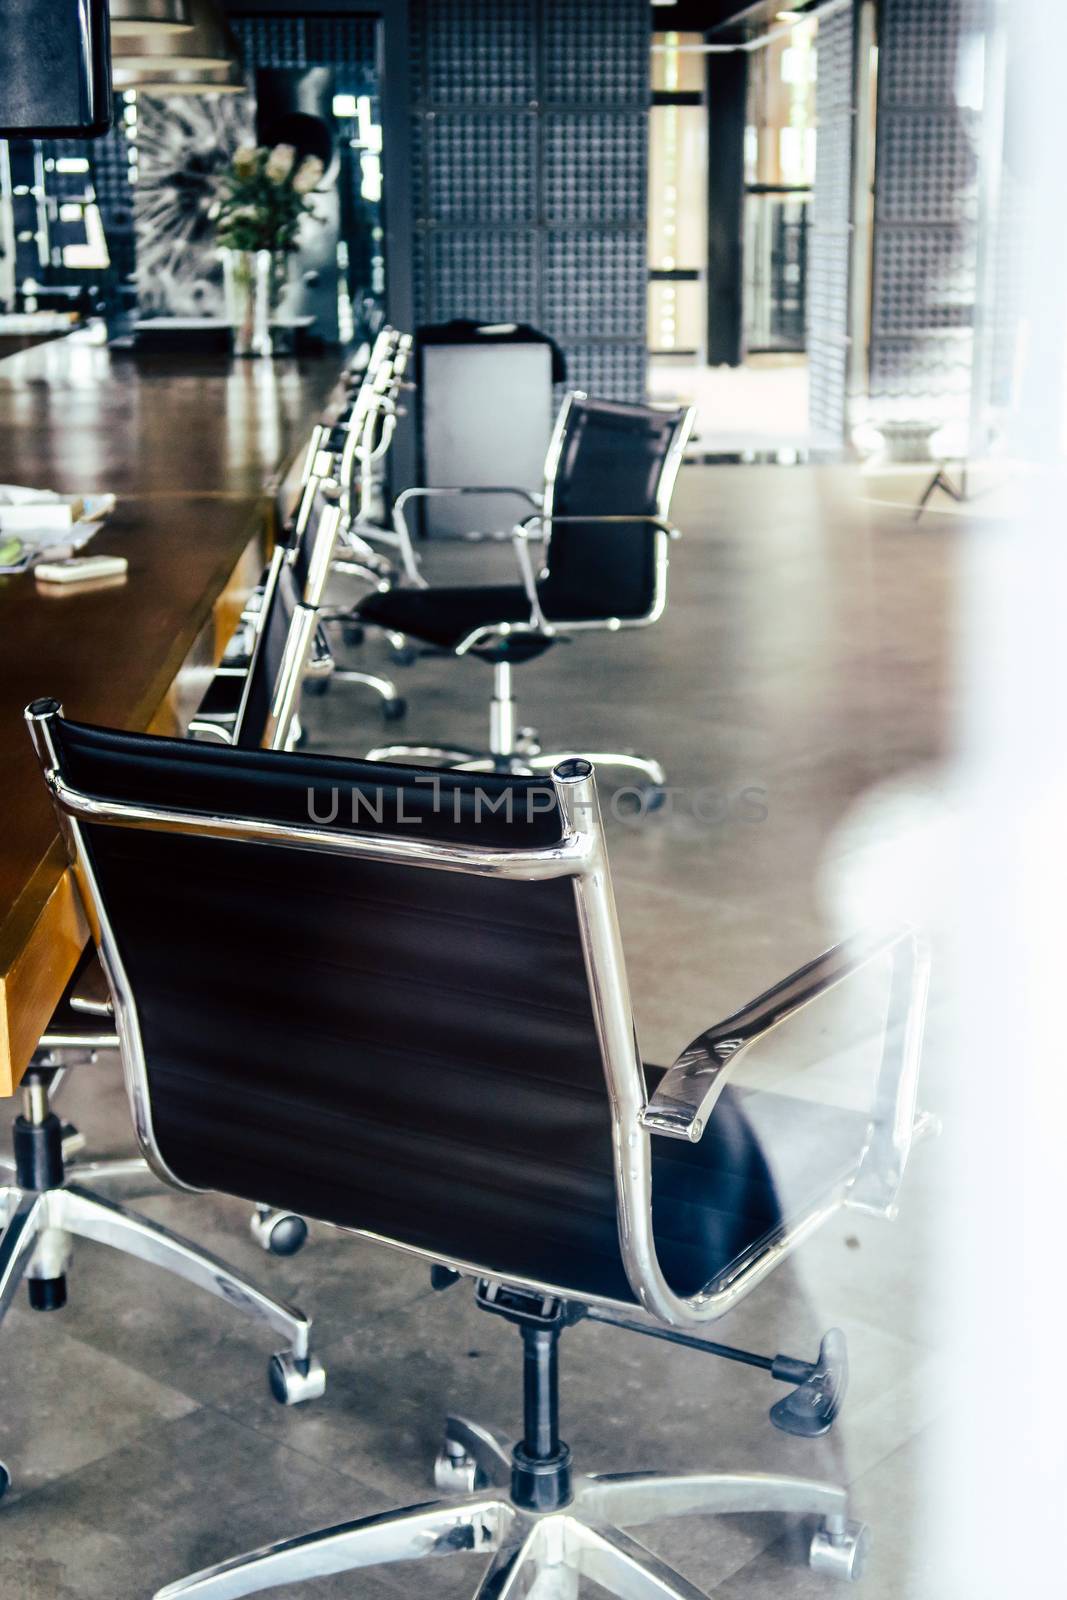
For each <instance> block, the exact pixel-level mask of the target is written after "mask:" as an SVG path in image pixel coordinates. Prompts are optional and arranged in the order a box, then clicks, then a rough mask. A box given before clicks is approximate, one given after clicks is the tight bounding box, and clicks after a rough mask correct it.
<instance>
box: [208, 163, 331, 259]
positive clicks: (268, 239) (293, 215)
mask: <svg viewBox="0 0 1067 1600" xmlns="http://www.w3.org/2000/svg"><path fill="white" fill-rule="evenodd" d="M322 173H323V167H322V162H321V161H320V160H319V159H318V157H317V156H305V157H304V159H303V161H301V162H300V163H299V164H298V163H297V160H296V151H295V150H294V149H293V147H292V145H291V144H279V145H275V147H274V148H273V150H269V149H266V148H264V147H262V146H261V147H258V148H257V147H256V146H255V145H242V146H241V148H240V149H239V150H238V151H237V152H236V153H235V155H234V157H233V160H232V161H231V162H230V165H229V168H228V170H227V171H226V173H225V174H224V176H223V180H222V182H223V192H222V195H221V197H220V200H219V206H218V225H217V237H218V242H219V244H220V245H222V246H223V248H224V249H227V250H244V251H255V250H269V251H270V252H271V254H272V255H273V256H280V255H288V254H289V253H290V252H291V251H293V250H295V249H296V246H297V235H298V233H299V230H300V219H301V218H302V217H305V216H312V217H313V216H314V215H315V208H314V206H313V204H312V202H311V198H310V196H311V194H312V191H313V190H314V189H315V188H316V186H317V185H318V184H319V182H320V181H321V179H322Z"/></svg>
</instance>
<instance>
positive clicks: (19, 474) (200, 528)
mask: <svg viewBox="0 0 1067 1600" xmlns="http://www.w3.org/2000/svg"><path fill="white" fill-rule="evenodd" d="M338 368H339V360H338V357H337V355H336V354H334V355H333V356H327V357H323V358H315V359H306V358H305V359H300V360H286V361H279V362H263V361H235V362H231V361H229V360H225V359H222V358H212V357H199V356H190V357H188V358H186V359H184V360H179V359H177V358H175V357H172V356H166V357H137V358H135V357H131V356H125V355H124V356H113V355H112V354H111V353H110V352H109V351H108V350H107V349H106V348H105V347H103V346H101V345H95V344H91V343H88V342H85V341H83V339H82V338H81V336H78V335H75V336H73V337H71V338H68V339H64V340H61V341H59V342H56V343H52V344H47V345H41V346H39V347H38V348H36V349H33V350H29V351H25V352H23V353H21V354H19V355H16V356H13V357H11V358H9V359H8V360H6V361H2V362H0V483H20V484H28V485H31V486H33V487H36V488H50V489H58V490H60V491H62V492H65V493H80V492H86V493H104V492H108V491H111V492H113V493H115V494H116V495H117V496H118V505H117V508H116V510H115V513H114V514H113V516H112V517H111V518H110V519H109V520H108V522H107V523H106V524H105V525H104V526H103V528H102V529H101V531H100V532H99V533H98V534H97V536H96V537H95V538H94V539H93V541H92V544H91V545H90V547H89V549H90V551H91V552H92V553H94V554H96V553H101V554H115V555H124V556H126V558H127V559H128V561H129V571H128V573H127V576H126V578H125V579H119V580H116V581H114V582H113V583H111V584H108V585H100V586H97V587H94V588H92V589H90V588H83V589H80V590H77V591H73V592H72V591H69V590H67V591H63V590H54V591H52V592H51V593H46V592H45V591H44V590H42V589H41V588H39V587H38V586H37V584H36V583H35V581H34V579H33V577H32V576H31V575H26V574H22V575H19V576H17V577H0V783H2V795H3V808H2V813H0V815H2V828H0V1095H3V1094H10V1093H11V1092H12V1091H13V1089H14V1087H15V1086H16V1085H17V1083H18V1081H19V1078H20V1076H21V1074H22V1073H23V1071H24V1070H25V1067H26V1064H27V1062H28V1061H29V1058H30V1056H31V1054H32V1052H33V1050H34V1048H35V1046H36V1043H37V1040H38V1039H39V1037H40V1035H41V1032H42V1030H43V1029H44V1027H45V1026H46V1024H47V1022H48V1019H49V1017H50V1016H51V1014H52V1011H53V1009H54V1007H55V1004H56V1002H57V1001H58V999H59V997H60V995H61V993H62V991H63V988H64V986H65V984H66V982H67V979H68V978H69V976H70V973H71V972H72V971H73V968H74V965H75V963H76V961H77V958H78V955H79V953H80V950H81V948H82V946H83V945H84V943H85V940H86V937H87V929H86V926H85V923H84V919H83V916H82V913H81V909H80V907H79V905H78V902H77V898H76V896H75V893H74V891H73V886H72V882H71V879H70V875H69V873H68V872H67V871H66V868H65V858H64V855H63V852H62V849H61V847H60V844H59V839H58V833H57V829H56V824H55V819H54V817H53V815H52V810H51V806H50V803H49V800H48V796H47V794H46V792H45V789H44V785H43V783H42V781H41V773H40V768H39V766H38V764H37V759H36V757H35V756H34V754H33V751H32V749H31V747H30V743H29V739H28V736H27V733H26V728H25V724H24V722H23V717H22V713H23V709H24V707H25V706H26V705H27V704H28V703H29V701H31V700H33V699H36V698H38V697H40V696H46V695H47V696H53V697H55V698H56V699H58V700H61V701H62V702H63V705H64V708H65V710H66V712H67V713H68V715H70V716H71V717H75V718H78V719H81V720H83V721H87V722H101V723H105V724H110V725H112V726H115V727H121V728H130V729H143V728H153V729H156V730H158V731H161V732H173V731H176V728H177V716H176V712H175V710H174V701H173V696H174V686H175V684H176V682H177V680H178V678H179V673H180V672H181V670H182V668H183V666H186V665H187V664H189V663H190V662H197V661H199V662H200V663H201V664H202V667H203V669H204V671H205V672H206V670H207V668H208V667H209V666H210V662H211V661H212V660H217V658H218V655H219V654H220V653H221V649H222V646H223V644H224V643H225V638H226V636H227V634H228V631H229V629H230V628H231V627H232V625H233V624H234V622H235V621H236V617H237V615H238V614H239V609H240V603H241V599H242V598H243V596H244V595H245V594H247V591H248V588H249V586H250V584H251V582H253V581H254V580H255V577H256V576H258V572H259V570H260V565H261V562H262V559H263V556H264V554H265V552H266V549H267V545H268V543H269V538H270V535H271V531H272V510H273V505H274V496H275V492H276V489H277V485H278V483H279V481H280V476H281V474H282V473H283V472H284V471H285V469H286V467H287V466H288V465H289V464H290V463H291V461H292V460H293V458H294V456H295V454H296V453H297V452H298V451H299V449H300V447H301V445H302V443H303V441H304V439H305V437H306V434H307V430H308V428H309V426H310V423H311V422H312V421H313V420H314V418H315V417H316V416H317V415H318V413H319V412H320V411H321V410H322V409H323V406H324V404H325V403H326V402H327V400H328V397H329V395H330V392H331V390H332V389H333V387H334V385H335V383H336V379H337V374H338Z"/></svg>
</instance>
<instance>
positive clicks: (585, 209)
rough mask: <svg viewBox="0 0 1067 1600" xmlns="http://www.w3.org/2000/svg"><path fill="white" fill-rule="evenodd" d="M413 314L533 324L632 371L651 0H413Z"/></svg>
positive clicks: (641, 294) (597, 381) (597, 361)
mask: <svg viewBox="0 0 1067 1600" xmlns="http://www.w3.org/2000/svg"><path fill="white" fill-rule="evenodd" d="M411 12H412V25H411V102H412V151H413V168H414V202H415V218H416V223H415V227H416V241H415V248H414V252H413V261H414V268H415V318H416V321H417V322H420V323H421V322H441V321H446V320H449V319H451V318H454V317H464V318H472V319H474V320H479V321H493V322H497V321H516V322H532V323H535V324H536V325H537V326H538V327H540V328H542V329H543V330H544V331H545V332H546V333H549V334H551V335H552V336H553V337H554V338H556V339H558V340H559V342H560V344H562V345H563V347H564V350H565V351H566V353H567V356H568V365H569V380H568V381H569V382H571V383H576V384H579V385H581V386H588V387H590V388H592V389H595V390H596V391H597V392H598V393H601V394H607V395H612V396H616V397H618V398H626V399H638V398H640V397H641V396H642V395H643V392H644V379H645V354H644V352H645V284H646V258H645V229H646V222H645V212H646V185H647V159H648V102H649V87H648V59H649V31H650V21H649V16H650V13H649V7H648V5H647V0H413V4H412V7H411Z"/></svg>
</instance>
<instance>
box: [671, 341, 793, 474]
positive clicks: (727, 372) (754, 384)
mask: <svg viewBox="0 0 1067 1600" xmlns="http://www.w3.org/2000/svg"><path fill="white" fill-rule="evenodd" d="M648 393H649V398H650V399H652V400H680V401H684V402H688V403H689V404H695V405H696V406H697V407H698V408H699V416H698V418H697V427H696V438H695V443H696V444H697V447H698V449H699V451H700V453H701V454H705V453H711V454H723V455H726V454H733V453H735V452H737V451H743V450H758V451H764V450H790V449H792V450H806V449H809V448H810V447H811V445H812V443H813V440H812V437H811V433H810V427H809V420H808V363H807V359H806V357H804V356H799V355H780V356H753V357H752V358H751V359H750V360H749V361H747V362H746V363H745V365H744V366H743V367H705V366H701V365H699V364H698V363H697V362H695V361H690V360H686V361H682V360H679V359H677V358H671V357H667V358H663V357H660V358H658V359H653V360H652V361H650V363H649V368H648Z"/></svg>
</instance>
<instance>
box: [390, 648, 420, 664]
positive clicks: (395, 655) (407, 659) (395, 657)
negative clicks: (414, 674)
mask: <svg viewBox="0 0 1067 1600" xmlns="http://www.w3.org/2000/svg"><path fill="white" fill-rule="evenodd" d="M417 658H418V652H417V651H416V649H415V648H414V646H413V645H410V644H405V645H393V647H392V648H391V649H390V651H389V659H390V661H392V662H394V663H395V664H396V666H398V667H410V666H411V665H412V664H413V663H414V662H415V661H416V660H417Z"/></svg>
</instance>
